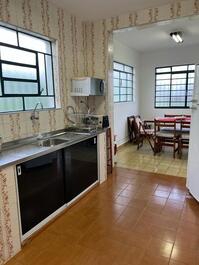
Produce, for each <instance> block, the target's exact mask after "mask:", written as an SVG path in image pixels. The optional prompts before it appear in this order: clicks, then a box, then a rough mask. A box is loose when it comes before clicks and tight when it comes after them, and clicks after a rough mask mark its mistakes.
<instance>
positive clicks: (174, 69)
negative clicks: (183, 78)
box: [172, 65, 187, 72]
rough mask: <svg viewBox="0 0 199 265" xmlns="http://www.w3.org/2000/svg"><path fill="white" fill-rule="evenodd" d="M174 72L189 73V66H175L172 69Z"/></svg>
mask: <svg viewBox="0 0 199 265" xmlns="http://www.w3.org/2000/svg"><path fill="white" fill-rule="evenodd" d="M172 71H173V72H177V71H179V72H180V71H187V65H182V66H173V67H172Z"/></svg>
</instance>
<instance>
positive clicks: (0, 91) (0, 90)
mask: <svg viewBox="0 0 199 265" xmlns="http://www.w3.org/2000/svg"><path fill="white" fill-rule="evenodd" d="M0 96H2V88H1V78H0Z"/></svg>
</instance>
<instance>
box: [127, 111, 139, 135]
mask: <svg viewBox="0 0 199 265" xmlns="http://www.w3.org/2000/svg"><path fill="white" fill-rule="evenodd" d="M127 121H128V130H129V132H130V133H133V134H134V135H135V137H137V136H138V135H139V132H140V129H141V128H140V124H142V120H141V118H140V116H139V115H136V116H134V115H133V116H129V117H128V118H127Z"/></svg>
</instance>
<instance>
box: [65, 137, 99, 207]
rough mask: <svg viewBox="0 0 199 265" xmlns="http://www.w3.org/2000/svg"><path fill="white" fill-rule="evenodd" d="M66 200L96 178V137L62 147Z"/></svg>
mask: <svg viewBox="0 0 199 265" xmlns="http://www.w3.org/2000/svg"><path fill="white" fill-rule="evenodd" d="M64 172H65V194H66V202H67V203H68V202H70V201H71V200H73V199H74V198H75V197H76V196H78V195H79V194H80V193H82V192H83V191H84V190H86V189H87V188H88V187H89V186H91V185H92V184H93V183H95V182H96V181H97V180H98V167H97V137H93V138H90V139H87V140H85V141H82V142H80V143H77V144H74V145H72V146H70V147H67V148H65V149H64Z"/></svg>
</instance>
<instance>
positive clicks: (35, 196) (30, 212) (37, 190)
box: [17, 150, 65, 235]
mask: <svg viewBox="0 0 199 265" xmlns="http://www.w3.org/2000/svg"><path fill="white" fill-rule="evenodd" d="M17 181H18V193H19V204H20V215H21V228H22V235H24V234H25V233H27V232H28V231H29V230H31V229H32V228H33V227H35V226H36V225H38V224H39V223H40V222H41V221H43V220H44V219H45V218H47V217H48V216H49V215H51V214H52V213H54V212H55V211H56V210H57V209H59V208H60V207H61V206H63V205H64V204H65V194H64V175H63V157H62V150H60V151H56V152H53V153H50V154H48V155H44V156H41V157H39V158H35V159H33V160H30V161H28V162H24V163H22V164H20V165H17Z"/></svg>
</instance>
